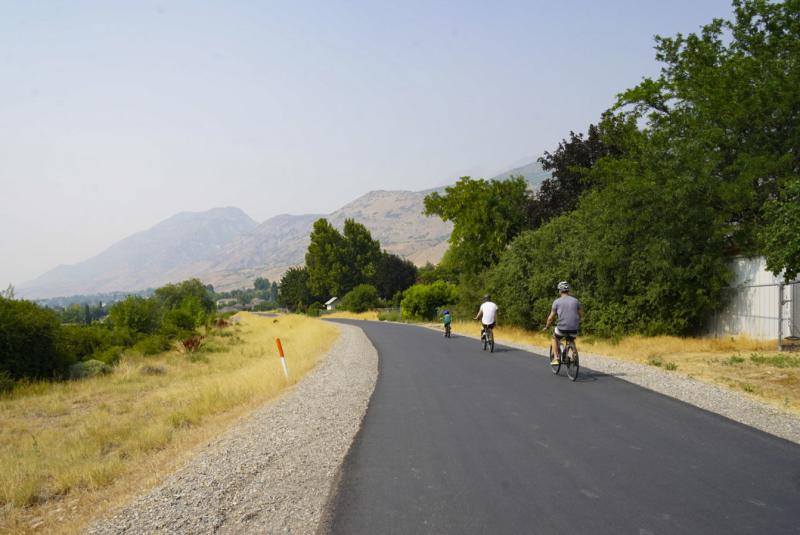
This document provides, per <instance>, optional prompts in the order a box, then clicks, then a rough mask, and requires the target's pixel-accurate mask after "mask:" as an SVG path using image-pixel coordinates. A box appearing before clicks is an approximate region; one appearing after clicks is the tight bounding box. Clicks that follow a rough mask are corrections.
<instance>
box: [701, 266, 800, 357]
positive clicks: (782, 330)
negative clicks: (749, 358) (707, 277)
mask: <svg viewBox="0 0 800 535" xmlns="http://www.w3.org/2000/svg"><path fill="white" fill-rule="evenodd" d="M731 268H732V269H733V272H734V281H733V284H732V285H731V287H730V292H731V295H730V296H729V299H728V305H727V306H726V307H725V308H723V309H721V310H719V311H717V312H716V313H715V314H714V317H713V318H712V321H711V324H710V325H709V329H708V331H709V334H710V335H712V336H723V335H737V334H745V335H747V336H751V337H753V338H762V339H777V340H778V344H779V346H780V345H781V340H782V339H783V338H785V337H798V336H800V281H794V282H790V283H784V281H783V278H782V277H775V276H774V275H772V273H770V272H768V271H767V270H766V262H765V261H764V259H763V258H737V259H736V260H734V262H733V265H732V266H731Z"/></svg>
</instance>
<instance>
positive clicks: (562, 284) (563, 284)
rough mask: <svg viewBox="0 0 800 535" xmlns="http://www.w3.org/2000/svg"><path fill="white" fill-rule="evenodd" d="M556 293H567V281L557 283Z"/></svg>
mask: <svg viewBox="0 0 800 535" xmlns="http://www.w3.org/2000/svg"><path fill="white" fill-rule="evenodd" d="M558 291H559V292H568V291H569V283H568V282H567V281H561V282H559V283H558Z"/></svg>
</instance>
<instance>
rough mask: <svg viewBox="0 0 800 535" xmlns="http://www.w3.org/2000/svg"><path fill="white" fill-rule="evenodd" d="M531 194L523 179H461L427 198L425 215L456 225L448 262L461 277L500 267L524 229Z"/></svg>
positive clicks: (451, 237)
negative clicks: (497, 265)
mask: <svg viewBox="0 0 800 535" xmlns="http://www.w3.org/2000/svg"><path fill="white" fill-rule="evenodd" d="M530 202H531V194H530V192H529V191H528V184H527V183H526V182H525V179H524V178H522V177H513V178H510V179H508V180H484V179H473V178H470V177H466V176H465V177H461V179H459V181H458V182H456V184H455V185H453V186H448V187H447V188H446V189H445V193H444V195H441V194H439V193H438V192H434V193H431V194H430V195H428V196H427V197H425V215H428V216H432V215H436V216H439V217H441V218H442V219H443V220H444V221H452V222H453V232H452V234H451V235H450V250H449V252H448V258H449V260H450V261H451V262H452V263H453V264H454V266H453V267H456V268H457V269H458V270H459V271H461V272H462V273H468V274H473V273H479V272H481V271H483V270H485V269H486V268H487V267H489V266H492V265H494V264H495V263H497V260H498V259H499V258H500V255H501V254H502V253H503V251H504V250H505V248H506V246H507V245H508V244H509V243H510V242H511V240H512V239H513V238H514V237H515V236H516V235H517V234H519V233H520V232H521V231H522V230H523V228H525V220H526V214H527V212H528V205H529V203H530Z"/></svg>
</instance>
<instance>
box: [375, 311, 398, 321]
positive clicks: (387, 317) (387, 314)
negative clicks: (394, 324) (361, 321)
mask: <svg viewBox="0 0 800 535" xmlns="http://www.w3.org/2000/svg"><path fill="white" fill-rule="evenodd" d="M378 319H379V320H380V321H402V319H403V318H402V316H401V314H400V311H399V310H382V311H380V312H378Z"/></svg>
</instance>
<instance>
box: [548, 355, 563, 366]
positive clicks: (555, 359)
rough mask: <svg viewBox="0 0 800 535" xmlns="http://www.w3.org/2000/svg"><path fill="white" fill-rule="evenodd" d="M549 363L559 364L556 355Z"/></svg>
mask: <svg viewBox="0 0 800 535" xmlns="http://www.w3.org/2000/svg"><path fill="white" fill-rule="evenodd" d="M550 364H553V365H558V364H561V361H560V360H558V357H554V358H553V360H551V361H550Z"/></svg>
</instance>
